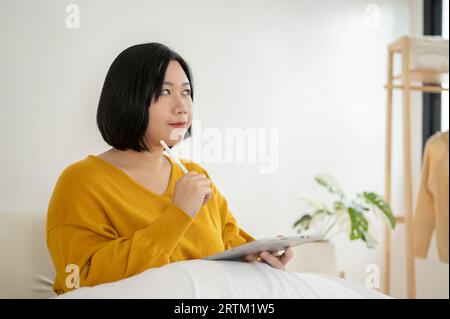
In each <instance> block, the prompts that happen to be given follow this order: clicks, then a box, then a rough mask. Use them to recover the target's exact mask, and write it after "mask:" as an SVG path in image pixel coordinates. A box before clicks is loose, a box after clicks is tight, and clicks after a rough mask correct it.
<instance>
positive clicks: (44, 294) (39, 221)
mask: <svg viewBox="0 0 450 319" xmlns="http://www.w3.org/2000/svg"><path fill="white" fill-rule="evenodd" d="M45 218H46V213H42V212H40V213H38V212H30V213H0V245H2V247H1V252H2V258H1V261H0V298H49V297H52V296H54V292H53V289H52V284H53V280H54V278H55V270H54V267H53V263H52V261H51V257H50V254H49V252H48V249H47V245H46V236H45Z"/></svg>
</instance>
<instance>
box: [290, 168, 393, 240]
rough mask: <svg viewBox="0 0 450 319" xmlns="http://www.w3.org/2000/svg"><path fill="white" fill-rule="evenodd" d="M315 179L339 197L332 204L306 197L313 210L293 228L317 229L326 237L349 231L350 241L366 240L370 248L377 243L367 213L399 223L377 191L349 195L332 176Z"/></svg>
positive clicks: (314, 230)
mask: <svg viewBox="0 0 450 319" xmlns="http://www.w3.org/2000/svg"><path fill="white" fill-rule="evenodd" d="M314 180H315V181H316V182H317V183H318V184H319V185H320V186H322V187H324V188H325V189H326V190H327V191H328V192H329V193H331V194H333V195H334V196H336V197H337V198H336V200H334V201H333V203H332V205H331V207H328V206H327V205H325V204H323V203H322V202H319V201H317V200H315V199H312V198H310V197H305V196H303V197H302V199H303V200H305V201H306V202H307V203H308V205H309V207H310V208H312V212H309V213H307V214H304V215H303V216H302V217H301V218H300V219H298V220H297V221H296V222H295V223H294V225H293V227H294V229H296V230H297V232H298V233H299V234H303V233H305V232H315V233H321V234H323V239H324V240H325V241H328V240H329V239H331V238H333V237H335V236H337V235H338V234H340V233H341V232H344V231H347V232H348V233H349V238H350V240H359V239H360V240H363V241H364V242H365V243H366V245H367V247H369V248H373V247H374V246H375V245H376V244H377V242H376V240H375V238H374V237H373V236H372V235H371V233H370V227H369V220H368V219H367V217H368V216H367V215H368V214H370V213H373V214H375V215H377V216H378V217H381V218H384V219H385V220H387V222H388V224H389V225H390V226H391V228H392V229H394V228H395V226H396V221H395V217H394V215H393V213H392V211H391V208H390V207H389V205H388V204H387V203H386V202H385V201H384V199H383V198H382V197H381V196H380V195H378V194H376V193H374V192H366V191H365V192H362V193H358V194H357V196H356V197H355V198H352V199H350V198H348V197H347V196H346V195H345V194H344V192H343V191H342V189H341V188H340V187H339V185H338V183H337V182H336V181H335V179H334V178H333V177H331V176H329V175H319V176H316V177H315V178H314Z"/></svg>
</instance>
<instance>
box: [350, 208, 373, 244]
mask: <svg viewBox="0 0 450 319" xmlns="http://www.w3.org/2000/svg"><path fill="white" fill-rule="evenodd" d="M348 213H349V215H350V223H351V230H350V239H351V240H356V239H362V240H364V241H365V242H367V241H366V237H367V236H366V233H367V231H368V230H369V222H368V220H367V218H366V217H365V216H364V214H363V212H362V211H360V210H359V209H358V208H356V207H353V206H350V207H349V208H348Z"/></svg>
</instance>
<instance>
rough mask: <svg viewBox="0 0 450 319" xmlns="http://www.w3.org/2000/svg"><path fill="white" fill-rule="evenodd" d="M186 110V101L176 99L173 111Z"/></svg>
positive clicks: (183, 111)
mask: <svg viewBox="0 0 450 319" xmlns="http://www.w3.org/2000/svg"><path fill="white" fill-rule="evenodd" d="M187 112H188V105H187V102H186V101H183V100H181V99H177V100H176V102H175V113H177V114H186V113H187Z"/></svg>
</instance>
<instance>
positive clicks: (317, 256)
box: [286, 241, 338, 275]
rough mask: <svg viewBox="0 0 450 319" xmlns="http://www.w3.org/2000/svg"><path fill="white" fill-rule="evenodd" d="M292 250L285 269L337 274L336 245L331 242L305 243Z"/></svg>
mask: <svg viewBox="0 0 450 319" xmlns="http://www.w3.org/2000/svg"><path fill="white" fill-rule="evenodd" d="M292 250H293V251H294V257H293V258H292V259H291V260H290V261H289V263H288V264H287V265H286V270H288V271H295V272H318V273H326V274H331V275H338V271H337V265H336V247H335V245H334V243H333V242H330V241H320V242H313V243H307V244H303V245H299V246H296V247H293V248H292Z"/></svg>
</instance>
